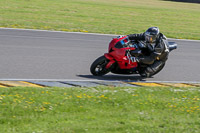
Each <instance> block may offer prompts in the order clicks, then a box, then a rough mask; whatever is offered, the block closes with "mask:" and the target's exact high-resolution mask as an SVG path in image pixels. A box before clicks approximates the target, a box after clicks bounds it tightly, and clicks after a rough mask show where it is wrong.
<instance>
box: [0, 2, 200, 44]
mask: <svg viewBox="0 0 200 133" xmlns="http://www.w3.org/2000/svg"><path fill="white" fill-rule="evenodd" d="M0 5H1V6H0V13H1V15H0V27H11V28H29V29H45V30H59V31H75V32H76V31H81V32H93V33H108V34H131V33H140V32H144V31H145V30H146V29H147V28H148V27H151V26H158V27H159V28H160V30H161V32H163V33H164V34H165V35H166V36H167V37H171V38H172V37H173V38H185V39H198V40H200V37H199V36H200V29H199V28H200V4H194V3H193V4H192V3H181V2H171V1H162V0H1V1H0Z"/></svg>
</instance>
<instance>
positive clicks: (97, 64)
mask: <svg viewBox="0 0 200 133" xmlns="http://www.w3.org/2000/svg"><path fill="white" fill-rule="evenodd" d="M108 62H109V60H108V59H106V57H105V56H101V57H99V58H98V59H96V60H95V61H94V62H93V63H92V65H91V67H90V72H91V73H92V74H93V75H94V76H103V75H105V74H107V73H108V72H109V70H108V69H106V65H107V64H108Z"/></svg>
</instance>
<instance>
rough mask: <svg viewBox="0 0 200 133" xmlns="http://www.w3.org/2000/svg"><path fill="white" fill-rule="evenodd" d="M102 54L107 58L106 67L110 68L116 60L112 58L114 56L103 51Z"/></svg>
mask: <svg viewBox="0 0 200 133" xmlns="http://www.w3.org/2000/svg"><path fill="white" fill-rule="evenodd" d="M104 56H105V57H106V59H108V60H109V62H108V64H107V65H106V69H110V68H111V66H112V65H113V64H114V63H115V62H116V61H115V60H114V58H113V57H112V56H111V55H110V54H109V53H105V54H104Z"/></svg>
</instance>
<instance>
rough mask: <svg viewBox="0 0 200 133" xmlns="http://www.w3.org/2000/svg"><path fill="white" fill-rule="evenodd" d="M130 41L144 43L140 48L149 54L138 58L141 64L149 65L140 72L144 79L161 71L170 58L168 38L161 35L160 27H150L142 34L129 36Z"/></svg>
mask: <svg viewBox="0 0 200 133" xmlns="http://www.w3.org/2000/svg"><path fill="white" fill-rule="evenodd" d="M127 36H128V38H129V39H130V40H134V41H141V42H144V43H143V44H142V45H141V46H140V48H141V49H142V50H143V51H145V52H146V53H149V54H147V55H141V56H138V57H136V60H137V61H138V63H139V64H141V66H142V64H144V65H148V67H143V69H141V70H140V75H141V76H142V77H150V76H152V75H154V74H155V73H156V72H158V71H160V70H161V69H162V68H163V66H164V65H165V62H166V60H167V58H168V54H169V47H168V42H167V38H166V37H165V36H164V35H163V34H162V33H160V31H159V28H158V27H150V28H149V29H147V31H146V32H144V33H141V34H130V35H127Z"/></svg>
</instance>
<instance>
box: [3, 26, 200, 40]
mask: <svg viewBox="0 0 200 133" xmlns="http://www.w3.org/2000/svg"><path fill="white" fill-rule="evenodd" d="M0 29H6V30H21V31H41V32H54V33H64V34H88V35H98V36H119V35H115V34H100V33H86V32H66V31H53V30H36V29H17V28H3V27H0ZM168 39H169V40H179V41H191V42H200V40H189V39H175V38H168Z"/></svg>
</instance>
